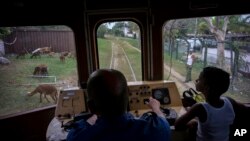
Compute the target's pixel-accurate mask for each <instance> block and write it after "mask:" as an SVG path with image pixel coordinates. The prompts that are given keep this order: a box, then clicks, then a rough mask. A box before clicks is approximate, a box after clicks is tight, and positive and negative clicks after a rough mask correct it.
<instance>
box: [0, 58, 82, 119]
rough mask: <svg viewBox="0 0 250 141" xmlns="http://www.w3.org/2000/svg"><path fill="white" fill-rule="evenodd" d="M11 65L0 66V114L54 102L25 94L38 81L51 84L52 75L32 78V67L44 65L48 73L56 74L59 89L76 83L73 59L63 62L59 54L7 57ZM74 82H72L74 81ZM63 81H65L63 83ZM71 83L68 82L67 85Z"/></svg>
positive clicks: (21, 110)
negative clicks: (40, 101)
mask: <svg viewBox="0 0 250 141" xmlns="http://www.w3.org/2000/svg"><path fill="white" fill-rule="evenodd" d="M8 59H9V60H10V61H11V64H10V65H7V66H1V68H0V83H1V87H0V116H3V115H8V114H13V113H18V112H23V111H27V110H32V109H35V108H39V107H44V106H48V105H53V104H55V103H53V102H52V99H50V98H49V100H50V101H51V102H50V103H48V102H47V101H46V100H45V99H43V102H42V103H39V95H38V94H36V95H34V96H32V97H28V96H27V93H28V92H30V91H32V90H33V89H35V87H36V86H37V85H39V83H54V82H55V79H54V78H33V77H31V75H32V74H33V71H34V68H35V66H37V65H38V64H46V65H47V66H48V72H49V75H50V76H55V77H56V81H57V84H59V83H60V84H61V85H57V88H58V90H59V89H60V88H61V87H65V85H77V84H76V82H77V68H76V67H77V66H76V59H73V58H66V61H65V63H62V62H60V60H59V57H48V56H46V55H44V56H42V57H41V58H39V57H38V58H34V59H30V58H29V57H28V56H26V57H25V58H24V59H16V58H15V57H14V56H12V57H8ZM73 81H74V82H73ZM63 83H64V84H63ZM69 83H71V84H69Z"/></svg>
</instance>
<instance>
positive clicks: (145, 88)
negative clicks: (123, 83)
mask: <svg viewBox="0 0 250 141" xmlns="http://www.w3.org/2000/svg"><path fill="white" fill-rule="evenodd" d="M128 85H129V110H130V111H133V110H144V109H149V107H148V105H147V104H146V102H147V101H148V98H149V97H151V96H152V97H153V98H155V99H157V100H158V101H159V102H160V103H161V107H162V108H168V107H178V106H182V102H181V97H180V94H179V91H178V89H177V87H176V84H175V82H173V81H143V82H130V83H128Z"/></svg>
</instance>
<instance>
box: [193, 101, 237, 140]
mask: <svg viewBox="0 0 250 141" xmlns="http://www.w3.org/2000/svg"><path fill="white" fill-rule="evenodd" d="M221 99H222V100H223V101H224V105H223V106H222V107H221V108H215V107H212V106H211V105H209V104H208V103H202V105H203V107H204V108H205V110H206V113H207V120H206V121H205V122H200V121H198V130H197V137H196V141H228V140H229V132H230V125H231V124H233V121H234V117H235V114H234V110H233V106H232V104H231V102H230V101H229V100H228V99H227V98H225V97H221Z"/></svg>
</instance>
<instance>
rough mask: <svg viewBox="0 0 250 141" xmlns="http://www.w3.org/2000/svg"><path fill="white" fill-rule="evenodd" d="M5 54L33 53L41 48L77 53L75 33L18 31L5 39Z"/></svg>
mask: <svg viewBox="0 0 250 141" xmlns="http://www.w3.org/2000/svg"><path fill="white" fill-rule="evenodd" d="M4 43H5V44H4V46H5V54H13V53H14V54H18V53H22V52H23V51H27V52H29V53H31V52H32V51H33V50H35V49H37V48H40V47H49V46H50V47H51V48H52V49H51V51H53V52H63V51H75V41H74V34H73V31H69V30H60V31H57V30H44V31H43V30H16V31H14V32H13V33H12V34H11V35H9V36H8V37H6V38H5V39H4Z"/></svg>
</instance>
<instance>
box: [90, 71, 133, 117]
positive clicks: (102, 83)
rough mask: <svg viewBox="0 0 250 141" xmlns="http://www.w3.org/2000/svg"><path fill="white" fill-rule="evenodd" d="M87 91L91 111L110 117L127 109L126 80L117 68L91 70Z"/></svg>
mask: <svg viewBox="0 0 250 141" xmlns="http://www.w3.org/2000/svg"><path fill="white" fill-rule="evenodd" d="M87 92H88V106H89V108H90V110H91V112H92V113H95V114H99V115H103V116H107V117H108V116H110V117H112V116H117V115H121V114H123V113H125V112H126V110H127V106H128V86H127V81H126V78H125V76H124V75H123V74H122V73H121V72H120V71H118V70H113V69H99V70H96V71H95V72H93V73H92V74H91V75H90V77H89V80H88V83H87Z"/></svg>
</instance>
